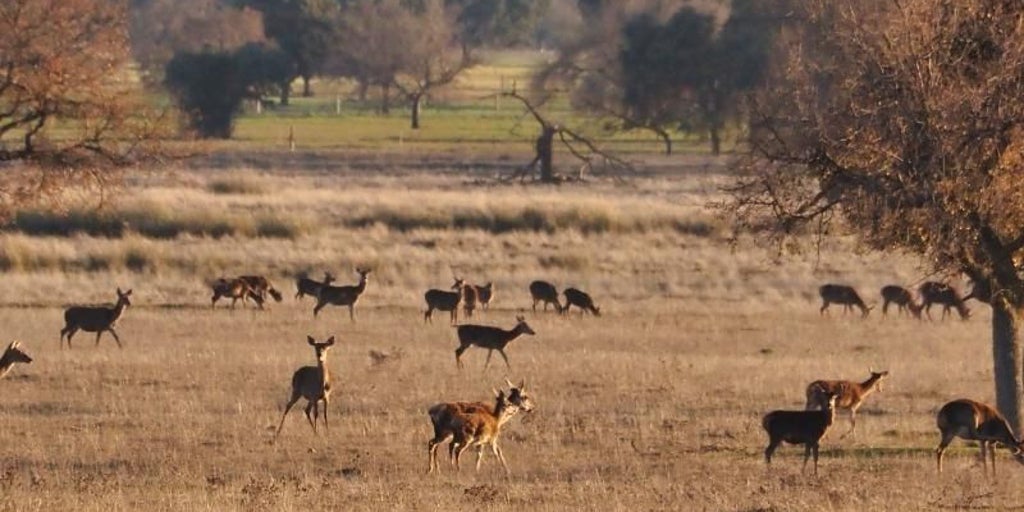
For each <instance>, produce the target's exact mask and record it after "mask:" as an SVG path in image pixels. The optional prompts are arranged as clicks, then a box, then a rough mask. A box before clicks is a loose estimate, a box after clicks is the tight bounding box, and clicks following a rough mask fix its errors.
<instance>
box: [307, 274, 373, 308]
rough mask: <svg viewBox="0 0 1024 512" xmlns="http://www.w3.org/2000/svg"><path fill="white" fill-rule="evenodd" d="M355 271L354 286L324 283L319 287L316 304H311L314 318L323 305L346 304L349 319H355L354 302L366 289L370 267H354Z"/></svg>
mask: <svg viewBox="0 0 1024 512" xmlns="http://www.w3.org/2000/svg"><path fill="white" fill-rule="evenodd" d="M355 271H356V274H359V283H358V284H356V285H354V286H331V285H329V284H325V285H323V286H321V287H320V293H318V294H317V296H316V306H313V317H314V318H316V316H317V314H319V313H320V310H321V309H323V308H324V307H325V306H327V305H334V306H348V317H349V319H350V320H352V321H353V322H355V321H356V302H357V301H358V300H359V296H361V295H362V294H363V292H364V291H366V282H367V281H368V280H369V276H370V271H371V269H368V268H359V267H356V269H355Z"/></svg>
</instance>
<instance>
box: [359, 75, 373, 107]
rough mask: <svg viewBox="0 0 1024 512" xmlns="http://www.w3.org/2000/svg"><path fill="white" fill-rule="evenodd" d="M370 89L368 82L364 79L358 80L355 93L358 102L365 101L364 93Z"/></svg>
mask: <svg viewBox="0 0 1024 512" xmlns="http://www.w3.org/2000/svg"><path fill="white" fill-rule="evenodd" d="M369 91H370V82H368V81H366V80H362V79H360V80H359V86H358V87H357V88H356V94H357V95H358V96H359V103H363V104H365V103H366V94H367V93H368V92H369Z"/></svg>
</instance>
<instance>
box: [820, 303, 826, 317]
mask: <svg viewBox="0 0 1024 512" xmlns="http://www.w3.org/2000/svg"><path fill="white" fill-rule="evenodd" d="M826 309H828V301H825V303H823V304H822V305H821V309H819V310H818V316H821V315H824V314H825V310H826Z"/></svg>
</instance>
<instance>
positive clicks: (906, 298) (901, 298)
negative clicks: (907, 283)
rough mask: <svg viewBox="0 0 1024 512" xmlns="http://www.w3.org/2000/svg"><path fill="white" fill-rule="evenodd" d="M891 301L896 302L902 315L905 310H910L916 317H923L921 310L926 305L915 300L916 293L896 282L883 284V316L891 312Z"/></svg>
mask: <svg viewBox="0 0 1024 512" xmlns="http://www.w3.org/2000/svg"><path fill="white" fill-rule="evenodd" d="M889 303H893V304H896V306H897V308H898V310H897V311H898V312H899V314H900V315H902V314H903V312H904V311H909V312H910V314H911V315H914V318H917V319H918V320H920V319H921V310H922V309H924V306H923V305H920V304H918V303H917V302H915V301H914V294H913V293H911V292H910V290H908V289H906V288H904V287H902V286H897V285H894V284H890V285H887V286H883V287H882V316H887V315H888V314H889Z"/></svg>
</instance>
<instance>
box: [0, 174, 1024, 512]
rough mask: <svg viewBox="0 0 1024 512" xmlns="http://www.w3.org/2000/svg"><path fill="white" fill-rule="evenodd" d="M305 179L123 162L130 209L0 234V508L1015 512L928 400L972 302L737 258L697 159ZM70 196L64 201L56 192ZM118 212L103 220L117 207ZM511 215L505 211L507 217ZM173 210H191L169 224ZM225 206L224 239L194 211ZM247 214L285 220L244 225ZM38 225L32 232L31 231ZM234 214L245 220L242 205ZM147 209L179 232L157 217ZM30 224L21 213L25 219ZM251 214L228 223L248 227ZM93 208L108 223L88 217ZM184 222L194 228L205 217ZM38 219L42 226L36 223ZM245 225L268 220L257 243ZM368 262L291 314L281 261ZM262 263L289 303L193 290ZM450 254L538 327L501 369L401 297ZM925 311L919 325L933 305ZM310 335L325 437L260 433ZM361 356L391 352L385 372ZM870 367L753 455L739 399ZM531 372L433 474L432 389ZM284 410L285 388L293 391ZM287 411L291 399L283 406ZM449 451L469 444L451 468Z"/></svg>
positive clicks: (877, 269)
mask: <svg viewBox="0 0 1024 512" xmlns="http://www.w3.org/2000/svg"><path fill="white" fill-rule="evenodd" d="M387 162H388V161H387V160H382V161H381V162H379V166H380V167H379V168H378V169H376V170H375V171H374V172H366V171H365V170H364V169H361V168H354V169H346V168H341V169H334V168H331V169H328V170H325V169H323V168H320V167H317V166H313V167H304V168H292V167H289V166H287V165H281V166H276V165H273V166H269V167H270V168H261V169H259V170H256V169H252V168H243V169H234V170H230V171H224V170H220V169H188V170H186V169H182V170H179V171H175V172H171V173H167V174H154V175H151V176H146V177H140V178H137V179H136V180H135V181H133V183H131V184H130V185H129V187H128V189H127V190H125V191H124V194H123V197H122V198H121V199H120V200H119V201H118V202H117V204H116V205H115V206H114V209H115V210H118V211H130V212H134V213H133V215H134V216H133V217H131V220H130V221H129V222H128V223H127V225H124V224H118V223H116V222H114V223H112V222H110V221H109V219H107V220H104V219H102V218H88V217H87V216H86V218H80V219H78V220H77V221H76V222H79V223H80V224H79V225H80V226H82V227H81V228H80V229H81V230H84V231H88V230H89V229H88V228H89V227H90V226H98V228H97V229H98V231H97V232H96V233H94V235H100V234H102V235H107V236H106V237H104V236H91V235H88V234H72V235H70V236H64V235H57V234H53V233H51V232H47V231H46V230H45V229H42V228H39V226H44V227H45V226H47V225H51V224H52V222H50V224H47V222H46V219H42V220H40V219H39V218H38V217H28V218H27V219H28V220H26V224H25V225H18V226H17V227H18V229H21V230H22V231H24V232H23V233H18V232H9V233H6V234H3V235H0V248H2V251H3V254H0V263H2V264H3V267H4V268H5V270H6V272H5V274H4V276H3V286H0V325H4V326H5V331H4V339H5V340H7V339H14V338H17V339H21V340H23V341H24V343H25V348H26V350H27V351H28V352H29V353H30V354H31V355H32V356H33V357H34V358H35V361H34V362H33V363H32V364H30V365H19V366H16V367H15V369H14V370H13V372H12V374H11V375H9V376H8V377H7V378H6V379H4V380H2V381H0V390H2V396H3V400H0V490H2V492H0V509H2V510H60V509H65V510H70V509H74V510H85V511H88V510H103V511H109V510H137V509H145V510H308V509H314V510H468V509H475V508H482V509H487V510H552V511H554V510H579V509H594V510H869V509H875V510H935V509H940V508H950V509H972V508H985V509H995V510H1003V509H1012V508H1014V507H1017V506H1019V504H1020V503H1022V502H1024V485H1021V484H1020V481H1021V480H1020V474H1019V472H1020V471H1021V468H1017V467H1013V466H1014V465H1013V462H1012V461H1011V459H1010V458H1009V457H1008V456H1007V455H1006V452H1005V451H1004V450H1002V451H1000V453H999V460H998V464H999V471H1000V473H999V474H1000V478H999V479H994V480H993V479H990V478H985V477H984V476H983V475H982V474H981V470H980V468H978V467H975V466H974V465H973V463H974V452H975V450H976V449H975V448H973V447H970V448H969V447H967V445H966V444H964V443H963V442H961V441H956V442H955V443H954V445H953V446H952V447H951V449H950V451H949V452H948V453H947V463H946V472H945V473H944V474H943V475H942V476H937V475H936V472H935V460H934V454H933V451H932V450H933V448H934V447H935V445H936V444H937V442H938V432H937V430H936V428H935V426H934V415H935V412H936V411H937V410H938V408H939V407H940V406H941V405H942V404H943V403H944V402H945V401H947V400H949V399H953V398H959V397H962V396H965V397H973V398H978V399H982V400H991V397H992V384H991V380H992V368H991V367H992V364H991V347H990V337H989V336H990V327H989V314H988V311H987V310H986V308H985V307H983V306H980V305H976V304H974V303H972V306H973V308H974V313H975V315H974V317H973V318H971V319H970V320H969V321H967V322H960V321H950V320H947V321H945V322H939V321H936V322H923V323H919V322H916V321H913V320H909V319H906V318H896V317H890V318H889V319H886V320H884V321H883V320H882V319H881V315H880V314H879V312H878V311H873V312H872V314H871V316H870V317H869V318H868V319H867V320H861V319H860V318H859V317H857V316H854V315H849V316H844V315H843V314H842V313H841V310H840V309H841V308H837V307H833V311H832V312H831V314H830V315H829V316H827V317H824V318H823V317H820V316H819V314H818V310H817V309H818V306H819V302H818V299H817V293H816V289H817V286H818V285H819V284H821V283H823V282H826V281H832V282H847V283H850V284H853V285H855V286H857V287H858V288H859V289H860V290H861V292H862V294H864V295H865V296H866V297H868V299H867V300H868V303H869V304H870V303H877V302H878V301H879V299H878V297H877V290H878V288H880V287H881V286H882V285H884V284H888V283H902V284H905V285H912V284H915V283H916V282H918V281H919V280H921V279H923V278H925V277H927V276H926V273H925V272H924V271H922V270H920V269H919V268H917V267H916V265H915V261H914V260H913V259H911V258H907V257H904V256H900V255H892V254H890V255H877V254H858V253H857V252H855V251H854V250H853V249H852V248H851V246H850V245H849V242H848V241H833V242H830V243H828V244H826V245H825V246H824V247H823V248H822V253H821V254H820V257H819V256H818V255H816V254H813V253H812V254H808V255H806V256H804V257H797V258H793V259H787V260H784V261H782V262H776V261H774V259H773V258H772V255H773V254H772V253H771V252H770V251H763V250H761V249H757V248H755V247H753V246H751V245H741V246H740V247H738V248H736V249H735V250H733V248H732V247H730V246H729V244H728V243H727V241H726V238H727V235H728V230H727V228H726V227H725V226H724V225H723V224H722V223H721V221H719V220H717V219H716V218H715V217H714V214H713V213H712V212H709V211H708V210H707V209H706V207H705V205H706V203H707V201H708V200H711V199H714V198H715V197H716V194H717V192H716V190H717V187H718V186H719V185H720V184H722V183H724V182H725V181H726V180H727V179H728V177H727V176H724V175H723V174H722V173H721V172H719V171H721V167H720V166H719V167H717V168H715V169H717V170H714V169H713V170H710V171H706V172H690V173H686V174H680V175H676V176H666V175H662V174H659V175H656V176H649V177H640V178H634V179H631V180H629V181H628V182H626V183H625V184H614V183H611V182H605V181H602V180H594V181H592V182H589V183H587V184H578V185H563V186H562V187H558V188H551V189H548V188H539V187H534V186H526V187H522V186H518V185H498V184H496V183H495V182H494V181H493V180H491V179H490V178H491V177H492V176H491V175H490V174H489V173H488V172H487V171H473V170H465V169H449V170H443V169H442V170H441V171H439V172H426V171H423V170H413V171H409V170H403V169H401V168H390V167H389V166H388V163H387ZM77 207H81V208H82V211H86V210H85V208H86V205H84V204H82V205H79V206H75V205H72V209H74V208H77ZM114 217H115V218H117V215H114ZM524 218H525V219H527V221H524V220H523V219H524ZM182 219H185V220H188V222H185V221H184V220H182ZM218 219H228V220H227V221H225V222H227V223H228V224H229V225H230V226H234V227H235V228H237V229H236V230H235V231H231V232H228V233H220V234H218V233H217V232H214V231H204V229H205V228H204V227H208V226H210V225H212V224H215V223H216V222H218ZM260 219H262V220H263V221H265V222H267V223H277V224H281V225H286V226H289V229H287V230H284V231H283V232H277V235H272V234H268V233H261V232H260V231H259V230H258V229H256V228H255V227H252V226H257V225H258V224H259V222H260ZM29 221H34V222H35V223H34V224H33V223H32V222H29ZM247 222H248V224H247ZM141 225H146V226H164V227H165V229H170V228H167V227H166V226H172V227H173V226H180V225H186V226H199V228H196V229H197V231H195V232H193V231H189V230H185V231H184V232H181V231H177V232H165V231H161V230H160V229H157V228H153V229H152V230H149V231H147V230H145V229H141V228H140V226H141ZM33 226H35V228H33ZM246 226H249V227H246ZM100 228H102V229H100ZM200 228H203V229H200ZM33 229H36V230H33ZM260 235H263V236H260ZM356 265H368V266H371V267H373V268H374V272H373V274H371V281H370V283H369V286H368V288H367V291H366V293H365V295H364V297H363V298H362V299H361V300H360V302H359V305H358V306H357V317H358V321H357V322H356V323H351V322H349V320H348V315H347V312H346V311H344V310H343V309H341V308H328V309H327V310H325V311H324V312H321V315H320V318H318V319H315V320H314V319H313V317H312V315H311V312H310V310H311V309H312V302H311V299H308V298H307V299H305V301H302V302H300V301H296V300H294V299H292V295H293V294H294V288H293V284H292V282H291V277H292V276H293V275H294V274H295V273H296V272H298V271H304V270H305V271H310V273H311V274H313V275H319V274H320V273H321V272H322V271H323V270H325V269H330V270H332V271H334V272H335V274H337V275H339V277H340V280H341V281H342V283H345V284H348V283H352V282H354V275H352V274H351V272H350V269H351V267H353V266H356ZM243 273H264V274H266V275H267V276H269V277H270V279H271V281H272V282H274V283H275V284H276V285H277V287H278V288H279V289H281V291H282V292H283V293H284V295H285V300H284V302H282V303H280V304H278V303H272V304H271V305H270V307H269V310H268V311H265V312H254V311H252V310H250V309H246V308H242V307H241V306H240V307H239V309H238V310H235V311H230V310H228V309H227V308H226V307H225V306H223V302H221V305H220V307H218V308H216V309H215V310H211V309H210V308H209V292H208V291H207V289H206V282H208V281H209V280H210V279H212V278H215V277H217V276H219V275H234V274H243ZM453 273H457V274H459V275H462V276H465V277H466V278H467V279H470V280H472V281H477V282H486V281H494V282H495V283H496V287H497V295H496V298H495V301H494V306H493V309H492V310H491V311H490V312H489V313H486V314H483V315H481V316H480V317H479V318H475V320H480V321H482V322H485V323H494V324H498V325H502V326H505V327H511V325H512V324H513V319H514V317H515V315H516V314H518V313H519V311H520V310H522V309H524V308H525V309H526V310H527V312H526V316H527V321H528V322H529V323H530V325H531V326H532V327H533V328H534V329H535V330H536V331H537V335H536V336H534V337H524V338H522V339H519V340H516V341H514V342H512V344H511V345H510V346H509V349H508V354H509V357H510V359H511V363H512V367H511V370H506V369H505V367H504V365H503V364H502V362H501V360H500V358H495V360H494V361H492V365H491V367H490V368H489V369H487V370H486V371H483V370H482V367H483V360H484V351H482V350H480V349H476V348H472V349H470V350H469V352H467V354H466V355H465V356H464V360H465V363H466V368H465V369H463V370H462V371H459V370H457V369H456V366H455V362H454V357H453V354H452V350H453V349H454V348H455V346H456V345H457V343H456V341H455V335H454V332H453V330H452V329H451V328H449V327H448V326H447V322H446V321H445V320H446V316H447V315H445V314H439V315H438V314H435V322H434V323H433V324H432V325H424V324H423V321H422V309H423V306H424V305H423V299H422V293H423V291H424V290H426V289H427V288H430V287H446V286H448V285H450V283H451V279H452V274H453ZM536 278H544V279H548V280H551V281H552V282H555V283H556V284H558V285H559V287H565V286H570V285H575V286H579V287H581V288H583V289H585V290H588V291H590V292H592V294H593V295H594V297H595V299H596V300H597V302H598V305H600V306H601V311H602V313H603V316H601V317H600V318H592V317H586V318H581V317H579V316H578V314H574V315H572V316H570V317H569V318H562V317H558V316H556V315H553V314H543V313H540V312H537V313H533V312H532V311H529V305H530V300H529V296H528V294H527V292H526V286H527V284H528V283H529V282H530V280H532V279H536ZM117 286H121V287H122V288H133V289H134V290H135V291H134V294H133V296H132V300H133V306H132V308H130V309H129V311H128V313H127V315H126V317H125V318H124V319H123V320H122V321H121V322H120V324H119V328H118V332H119V334H120V335H121V338H122V339H123V340H124V342H125V348H124V349H123V350H118V349H117V348H116V346H115V345H114V343H113V340H112V339H111V338H109V337H108V336H109V335H104V340H103V342H102V343H101V344H100V346H99V347H94V346H93V339H94V338H93V336H92V335H90V334H88V333H80V334H78V335H77V336H76V338H75V346H74V348H73V349H72V350H63V351H61V350H59V349H58V343H57V339H58V332H59V330H60V328H61V326H62V315H61V306H62V305H64V304H67V303H77V302H101V301H109V300H113V298H114V288H115V287H117ZM936 318H938V315H936ZM307 334H310V335H313V336H314V337H316V338H318V339H323V338H326V337H327V336H328V335H332V334H333V335H336V336H337V337H338V339H339V342H338V345H337V346H335V348H334V349H333V350H332V351H331V353H330V356H329V364H330V367H331V370H332V373H333V378H334V380H335V388H334V395H333V399H332V406H331V430H330V433H329V434H327V435H324V434H323V433H321V435H319V436H313V435H312V432H311V431H310V429H309V426H308V425H306V424H305V420H304V419H303V418H302V417H301V415H302V413H301V411H298V410H293V411H292V413H291V415H290V417H289V418H288V419H287V422H286V424H285V428H284V432H283V433H282V436H281V440H280V442H279V443H278V444H277V445H271V444H269V441H270V439H271V438H272V435H273V429H274V427H275V426H276V425H277V422H278V421H279V419H280V414H281V410H282V407H283V404H284V402H285V400H286V399H287V397H288V391H289V382H290V379H291V374H292V372H293V371H294V370H295V369H296V368H297V367H299V366H302V365H308V364H313V362H314V360H313V351H312V349H311V348H310V347H309V346H308V345H306V343H305V337H306V335H307ZM371 350H377V351H383V352H387V353H388V354H390V357H388V358H386V359H384V360H383V361H382V362H381V361H378V360H375V359H374V358H371V357H369V352H370V351H371ZM869 366H870V367H874V368H876V369H878V368H882V369H888V370H890V371H891V372H892V377H891V378H890V379H889V380H888V381H887V382H886V387H885V389H884V391H882V392H881V393H879V394H877V395H873V396H872V397H870V398H869V399H868V401H867V404H866V405H865V406H864V407H863V408H862V409H861V414H860V421H859V424H858V431H857V436H856V437H855V438H853V439H849V438H848V439H844V440H842V441H840V440H839V434H840V433H842V432H843V431H845V429H846V428H847V427H848V420H847V419H846V417H845V415H840V417H839V419H838V424H837V426H836V430H835V431H834V432H832V433H830V434H829V436H828V437H827V438H826V441H825V443H824V445H823V452H822V460H821V470H820V476H819V477H817V478H815V477H813V476H812V475H811V474H810V473H809V472H808V473H801V471H800V461H801V458H802V450H801V449H799V448H793V447H784V448H782V449H781V450H780V451H779V452H778V453H777V455H776V459H775V464H774V465H773V467H772V469H771V470H770V471H768V470H766V469H765V466H764V462H763V460H762V458H761V452H762V450H763V449H764V447H765V445H766V436H765V434H764V432H763V431H762V430H761V427H760V418H761V416H762V415H763V414H764V413H765V412H767V411H768V410H771V409H776V408H801V407H802V405H803V390H804V386H805V385H806V384H807V383H808V382H810V381H811V380H814V379H817V378H851V379H863V378H864V377H866V376H867V370H868V367H869ZM506 375H507V376H508V377H509V378H511V379H513V380H516V381H518V380H519V379H521V378H526V379H527V380H528V381H529V388H530V389H531V392H532V395H533V398H534V399H535V400H536V402H537V404H538V409H537V410H536V411H535V412H534V413H533V414H531V415H528V416H520V417H517V418H516V419H514V420H513V421H512V422H511V423H510V424H509V425H508V427H507V431H505V433H504V434H503V436H502V438H503V443H502V446H503V448H504V451H505V455H506V457H507V458H508V460H509V463H510V465H511V467H512V471H513V475H512V477H511V478H506V477H505V475H504V474H503V472H502V471H501V470H500V465H498V464H497V462H496V461H495V460H494V459H493V457H490V456H488V457H487V458H486V459H485V461H484V467H483V469H482V470H481V471H480V472H475V471H473V470H472V468H471V467H470V466H471V464H464V468H463V471H462V473H461V474H456V473H454V472H453V471H452V470H451V468H450V467H449V466H448V465H447V463H446V462H445V463H443V464H442V471H441V474H440V475H429V476H428V475H426V474H425V471H426V468H427V453H426V443H427V440H428V439H429V438H430V437H431V434H432V432H431V429H430V423H429V421H428V418H427V416H426V409H427V407H429V406H430V405H432V404H434V403H437V402H439V401H446V400H489V396H490V389H491V388H492V387H495V386H498V385H499V384H500V383H501V382H502V381H503V379H504V377H505V376H506ZM301 404H302V403H301V402H300V405H301ZM297 409H299V408H297ZM469 460H470V461H472V458H470V459H469Z"/></svg>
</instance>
